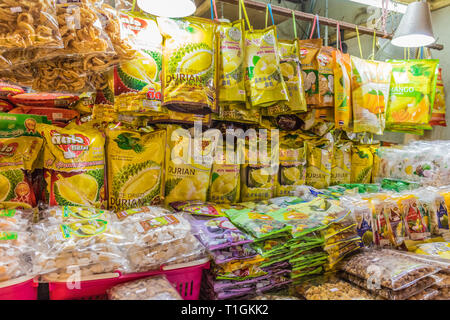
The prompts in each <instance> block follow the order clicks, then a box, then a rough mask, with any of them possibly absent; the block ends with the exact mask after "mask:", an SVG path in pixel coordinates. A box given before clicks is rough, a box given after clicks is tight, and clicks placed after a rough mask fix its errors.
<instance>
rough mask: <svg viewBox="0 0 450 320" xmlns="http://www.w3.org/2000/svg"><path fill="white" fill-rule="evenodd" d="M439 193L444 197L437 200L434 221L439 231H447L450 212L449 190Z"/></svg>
mask: <svg viewBox="0 0 450 320" xmlns="http://www.w3.org/2000/svg"><path fill="white" fill-rule="evenodd" d="M440 195H441V196H442V197H443V198H444V201H442V198H441V200H440V201H439V206H438V210H437V212H436V221H437V226H438V229H439V232H446V231H447V232H448V230H449V226H448V216H449V212H450V191H446V192H441V193H440Z"/></svg>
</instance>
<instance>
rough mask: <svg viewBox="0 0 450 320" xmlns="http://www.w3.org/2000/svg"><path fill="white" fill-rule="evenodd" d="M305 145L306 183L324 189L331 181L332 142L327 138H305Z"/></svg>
mask: <svg viewBox="0 0 450 320" xmlns="http://www.w3.org/2000/svg"><path fill="white" fill-rule="evenodd" d="M305 145H306V184H307V185H308V186H312V187H314V188H317V189H324V188H327V187H328V186H329V185H330V182H331V164H332V159H333V143H332V142H331V141H330V140H328V139H327V138H323V139H319V140H307V141H305Z"/></svg>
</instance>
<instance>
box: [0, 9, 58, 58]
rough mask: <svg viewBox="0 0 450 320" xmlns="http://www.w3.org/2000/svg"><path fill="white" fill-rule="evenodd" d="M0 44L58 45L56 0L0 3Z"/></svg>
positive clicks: (6, 46) (11, 47)
mask: <svg viewBox="0 0 450 320" xmlns="http://www.w3.org/2000/svg"><path fill="white" fill-rule="evenodd" d="M0 8H1V11H2V14H1V18H0V25H1V29H0V34H1V36H0V48H2V49H14V48H24V49H25V48H37V47H45V48H61V47H62V46H63V43H62V41H61V34H60V31H59V29H58V21H57V19H56V17H57V12H56V7H55V1H53V0H46V1H25V0H19V1H11V0H3V1H2V2H1V3H0Z"/></svg>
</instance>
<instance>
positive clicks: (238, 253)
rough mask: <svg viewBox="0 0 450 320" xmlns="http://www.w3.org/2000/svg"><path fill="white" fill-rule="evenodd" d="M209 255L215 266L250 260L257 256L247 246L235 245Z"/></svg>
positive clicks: (256, 253)
mask: <svg viewBox="0 0 450 320" xmlns="http://www.w3.org/2000/svg"><path fill="white" fill-rule="evenodd" d="M211 255H212V257H213V259H214V262H215V263H216V264H221V263H226V262H229V261H233V260H242V259H251V258H255V257H256V256H257V255H258V252H256V251H255V250H254V249H253V248H252V247H250V245H249V244H243V245H235V246H232V247H228V248H222V249H216V250H213V251H211Z"/></svg>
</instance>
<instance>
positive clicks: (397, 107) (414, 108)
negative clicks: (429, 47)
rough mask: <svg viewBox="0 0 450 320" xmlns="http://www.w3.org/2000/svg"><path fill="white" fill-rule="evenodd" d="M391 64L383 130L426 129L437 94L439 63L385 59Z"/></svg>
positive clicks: (429, 60) (437, 61) (425, 60)
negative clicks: (391, 127)
mask: <svg viewBox="0 0 450 320" xmlns="http://www.w3.org/2000/svg"><path fill="white" fill-rule="evenodd" d="M388 62H389V63H390V64H391V65H392V83H391V89H390V99H389V104H388V108H387V110H386V127H387V128H389V127H390V126H391V125H394V126H396V127H397V128H398V127H399V126H413V127H414V128H419V129H427V128H429V124H428V123H429V121H430V119H431V112H432V107H433V105H434V97H435V94H436V79H437V77H436V68H437V66H438V63H439V60H432V59H420V60H419V59H411V60H388Z"/></svg>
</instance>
